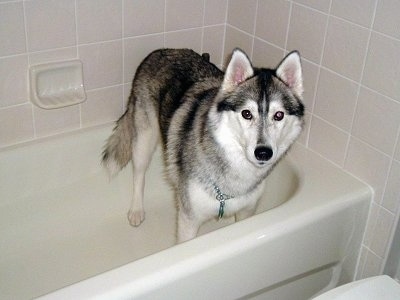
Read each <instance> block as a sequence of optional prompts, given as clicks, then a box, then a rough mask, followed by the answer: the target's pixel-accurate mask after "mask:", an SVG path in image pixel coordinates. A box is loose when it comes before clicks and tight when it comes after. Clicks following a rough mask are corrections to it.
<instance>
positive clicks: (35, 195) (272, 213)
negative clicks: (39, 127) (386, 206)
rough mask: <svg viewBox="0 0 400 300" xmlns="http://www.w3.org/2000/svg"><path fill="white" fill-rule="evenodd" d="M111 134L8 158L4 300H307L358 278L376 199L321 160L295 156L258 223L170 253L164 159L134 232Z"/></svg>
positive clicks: (271, 182) (300, 152)
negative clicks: (109, 161) (110, 172)
mask: <svg viewBox="0 0 400 300" xmlns="http://www.w3.org/2000/svg"><path fill="white" fill-rule="evenodd" d="M110 130H111V129H110V127H101V128H97V129H92V130H88V131H86V132H80V133H75V134H69V135H66V136H63V137H57V138H49V139H47V140H44V141H41V142H40V143H28V144H25V145H22V146H18V147H12V148H8V149H4V150H3V151H1V152H0V298H1V299H30V298H34V297H38V296H41V295H45V296H43V299H191V300H193V299H237V298H246V299H247V298H254V299H280V300H282V299H291V300H292V299H296V300H301V299H307V298H309V297H311V296H312V295H315V294H317V293H319V292H321V291H323V290H326V289H329V288H332V287H334V286H336V285H337V284H338V283H344V282H348V281H351V280H352V279H353V275H354V272H355V269H356V264H357V259H358V254H359V248H360V242H361V239H362V235H363V232H364V227H365V221H366V216H367V212H368V207H369V202H370V198H371V191H370V189H369V188H368V187H367V186H366V185H364V184H362V183H361V182H359V181H358V180H356V179H355V178H353V177H351V176H350V175H348V174H346V173H344V172H343V171H341V170H339V169H338V168H336V167H334V166H332V165H331V164H330V163H328V162H327V161H325V160H324V159H322V158H321V157H319V156H318V155H316V154H314V153H312V152H310V151H308V150H305V149H304V148H302V147H301V146H296V147H295V148H294V149H292V151H291V154H290V155H289V156H288V157H287V158H285V159H284V160H283V161H282V162H281V163H280V165H279V166H278V167H277V168H276V169H275V170H274V172H273V173H272V175H271V176H270V177H269V179H268V184H267V189H266V192H265V197H264V199H262V201H261V203H260V207H259V212H261V213H259V214H258V215H256V216H254V217H251V218H249V219H247V220H244V221H242V222H239V223H236V224H232V225H230V226H227V227H224V228H222V229H219V230H214V229H215V228H217V227H219V226H223V225H226V224H228V223H229V221H230V222H231V220H228V221H224V222H219V223H218V222H211V223H210V224H207V225H206V226H204V227H203V228H202V229H201V231H202V235H201V236H200V237H198V238H196V239H194V240H192V241H189V242H187V243H183V244H180V245H177V246H174V245H173V243H174V230H175V209H174V202H173V199H172V194H171V191H170V189H169V188H168V186H167V185H166V183H165V182H164V180H163V176H162V166H163V165H162V163H161V159H160V155H159V154H158V155H157V156H156V158H155V159H154V161H153V163H152V166H151V169H150V171H149V173H148V176H147V179H146V180H147V185H146V198H147V199H146V202H145V206H146V220H145V222H144V223H143V224H142V225H141V226H140V227H138V228H133V227H130V226H129V225H128V221H127V218H126V212H127V209H128V205H129V200H130V195H131V184H130V180H131V179H130V176H131V170H130V168H126V169H125V170H123V172H122V173H120V174H119V176H118V177H116V178H115V179H114V180H113V181H111V182H109V180H108V178H107V176H106V174H105V172H104V171H103V170H102V169H101V166H100V164H99V157H100V151H101V148H102V145H103V142H104V140H105V139H106V137H107V136H108V135H109V133H110ZM294 161H295V162H296V163H294ZM274 206H277V207H276V208H274V209H271V210H269V211H265V210H266V209H268V208H271V207H274ZM262 211H265V212H262ZM231 223H232V222H231ZM213 230H214V231H213ZM209 231H212V232H210V233H207V234H204V233H205V232H209Z"/></svg>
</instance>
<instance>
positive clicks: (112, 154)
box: [102, 107, 134, 177]
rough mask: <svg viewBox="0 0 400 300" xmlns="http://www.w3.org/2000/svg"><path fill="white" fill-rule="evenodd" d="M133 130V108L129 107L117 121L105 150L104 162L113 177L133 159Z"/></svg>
mask: <svg viewBox="0 0 400 300" xmlns="http://www.w3.org/2000/svg"><path fill="white" fill-rule="evenodd" d="M133 130H134V128H133V109H132V107H128V109H127V110H126V112H125V113H124V114H123V115H122V117H121V118H120V119H119V120H118V121H117V123H116V126H115V128H114V130H113V133H112V134H111V136H110V137H109V138H108V140H107V142H106V144H105V147H104V150H103V158H102V163H103V166H105V167H106V169H107V170H108V172H109V175H110V176H111V177H112V176H114V175H115V174H117V173H118V172H119V171H120V170H121V169H122V168H123V167H125V166H126V165H127V164H128V162H129V161H130V160H131V159H132V140H133Z"/></svg>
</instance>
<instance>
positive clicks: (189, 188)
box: [102, 49, 304, 242]
mask: <svg viewBox="0 0 400 300" xmlns="http://www.w3.org/2000/svg"><path fill="white" fill-rule="evenodd" d="M302 93H303V80H302V70H301V63H300V56H299V53H298V52H296V51H294V52H291V53H289V54H288V55H287V56H286V57H285V58H284V59H283V60H282V61H281V62H280V63H279V64H278V67H277V68H276V69H267V68H254V67H253V66H252V64H251V62H250V61H249V59H248V57H247V56H246V54H245V53H244V52H242V51H241V50H239V49H235V50H234V51H233V53H232V56H231V59H230V61H229V64H228V66H227V68H226V72H225V73H224V72H222V71H221V70H219V69H218V68H217V67H216V66H215V65H213V64H212V63H210V62H209V61H208V55H207V54H204V55H203V56H201V55H199V54H197V53H195V52H194V51H192V50H188V49H161V50H156V51H154V52H152V53H151V54H150V55H148V56H147V57H146V58H145V59H144V60H143V62H142V63H141V65H140V66H139V67H138V69H137V71H136V74H135V77H134V79H133V83H132V91H131V94H130V97H129V102H128V105H127V109H126V111H125V113H124V114H123V115H122V116H121V118H120V119H119V120H118V121H117V122H116V126H115V128H114V131H113V133H112V135H111V136H110V137H109V138H108V140H107V143H106V145H105V148H104V152H103V157H102V162H103V164H104V165H105V167H106V168H107V169H108V170H109V172H110V174H111V175H113V174H116V173H117V172H118V171H119V170H121V169H122V168H123V167H124V166H125V165H126V164H128V162H130V161H132V166H133V191H134V193H133V199H132V203H131V207H130V210H129V213H128V219H129V222H130V224H131V225H133V226H139V225H140V224H141V223H142V222H143V220H144V217H145V213H144V210H143V190H144V184H145V172H146V169H147V168H148V166H149V163H150V161H151V157H152V155H153V152H154V150H155V148H156V145H157V143H158V140H159V138H161V143H162V146H163V151H164V158H165V162H166V174H167V178H168V179H169V181H170V183H171V185H172V187H173V189H174V192H175V195H176V200H177V204H178V205H177V206H178V213H177V239H178V242H183V241H186V240H189V239H192V238H194V237H195V236H196V234H197V231H198V229H199V227H200V225H201V224H203V223H204V222H205V221H207V220H209V219H212V218H221V217H223V216H232V215H234V216H235V218H236V220H241V219H244V218H246V217H249V216H251V215H252V214H254V212H255V209H256V204H257V200H258V199H259V198H260V196H261V193H262V191H263V182H264V179H265V178H266V177H267V175H268V174H269V172H270V171H271V170H272V168H273V167H274V166H275V164H276V163H277V162H278V161H279V160H280V158H281V157H282V156H283V155H284V154H285V153H286V152H287V150H288V149H289V148H290V146H291V145H292V144H293V142H294V141H295V140H296V138H297V137H298V136H299V134H300V132H301V130H302V127H303V114H304V106H303V104H302V100H301V99H302ZM160 200H161V199H160Z"/></svg>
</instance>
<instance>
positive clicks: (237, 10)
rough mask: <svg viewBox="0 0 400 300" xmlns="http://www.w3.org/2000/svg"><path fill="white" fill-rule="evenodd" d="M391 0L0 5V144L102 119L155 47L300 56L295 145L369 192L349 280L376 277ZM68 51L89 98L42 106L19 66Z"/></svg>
mask: <svg viewBox="0 0 400 300" xmlns="http://www.w3.org/2000/svg"><path fill="white" fill-rule="evenodd" d="M399 12H400V2H398V1H395V0H352V1H346V0H318V1H317V0H296V1H284V0H230V1H229V2H228V0H203V1H200V0H76V1H71V0H30V1H28V0H26V1H4V0H0V147H3V146H7V145H13V144H18V143H20V142H23V141H28V140H34V139H40V138H42V137H45V136H49V135H55V134H58V133H62V132H68V131H73V130H77V129H80V128H86V127H91V126H95V125H99V124H104V123H109V122H110V121H112V120H115V119H116V118H117V117H118V116H119V115H120V114H121V113H122V111H123V106H124V104H125V101H126V100H125V99H126V97H127V95H128V93H129V86H130V81H131V79H132V76H133V73H134V70H135V68H136V66H137V65H138V63H139V62H140V60H141V59H142V58H143V57H144V56H145V55H146V54H147V53H148V52H149V51H151V50H153V49H156V48H159V47H189V48H193V49H194V50H196V51H199V52H210V53H211V59H212V61H213V62H215V63H217V64H221V63H222V62H223V61H224V59H225V57H226V55H227V54H228V53H229V52H230V51H231V49H232V48H234V47H241V48H243V49H244V50H246V51H247V53H248V54H249V56H250V57H251V58H252V59H253V62H254V64H255V65H269V66H274V65H276V63H277V62H278V61H279V60H280V59H281V58H282V57H283V56H284V55H285V54H286V53H287V52H288V51H290V50H292V49H297V50H299V51H300V52H301V54H302V57H303V68H304V77H305V88H306V92H305V95H304V97H305V104H306V107H307V127H306V130H305V132H304V133H303V135H302V136H301V138H300V141H299V142H300V143H302V144H303V145H305V146H307V147H309V148H311V149H312V150H314V151H316V152H318V153H320V154H321V155H323V156H324V157H326V158H327V159H329V160H331V161H332V162H333V163H335V164H336V165H338V166H339V167H341V168H343V169H345V170H347V171H348V172H350V173H352V174H354V175H355V176H357V177H359V178H360V179H362V180H363V181H365V182H367V183H368V184H370V185H371V186H372V187H373V188H374V190H375V196H374V202H373V204H372V207H371V210H370V217H369V221H368V228H367V231H366V235H365V238H364V241H363V248H362V253H361V259H360V264H359V269H358V275H357V277H358V278H361V277H367V276H371V275H375V274H378V273H380V272H381V271H382V269H383V264H384V261H385V258H386V257H387V253H388V250H389V249H388V248H389V246H388V245H389V243H390V240H391V237H392V231H393V228H394V227H395V226H394V224H395V223H396V221H397V219H398V215H399V204H400V184H399V182H400V142H399V128H400V126H399V125H400V83H399V79H398V78H399V77H400V60H399V59H398V53H400V31H399V30H397V28H399V26H400V19H399V18H398V13H399ZM75 58H79V59H80V60H82V62H83V65H84V83H85V87H86V90H87V96H88V99H87V101H86V102H84V103H82V104H81V105H77V106H71V107H66V108H63V109H59V110H43V109H40V108H37V107H34V106H32V105H31V104H30V102H29V97H28V92H27V85H28V82H27V81H28V79H27V69H28V66H30V65H34V64H38V63H44V62H49V61H58V60H68V59H75Z"/></svg>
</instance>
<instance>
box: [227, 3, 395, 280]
mask: <svg viewBox="0 0 400 300" xmlns="http://www.w3.org/2000/svg"><path fill="white" fill-rule="evenodd" d="M247 5H248V7H247ZM254 6H256V7H257V9H256V13H255V14H254V15H253V16H254V17H253V18H251V16H249V14H251V13H252V12H253V11H254V9H253V7H254ZM246 8H247V10H246ZM232 10H233V11H232ZM228 11H229V17H228V19H227V29H226V39H225V54H227V53H229V47H227V46H233V45H235V44H238V43H240V44H241V45H242V46H243V47H244V48H245V49H246V51H248V52H249V55H250V56H251V57H252V58H253V60H254V61H255V62H256V63H268V64H269V65H270V66H274V65H275V64H276V61H277V60H279V59H280V58H282V56H281V55H282V52H284V53H287V52H288V51H291V50H293V49H297V50H299V51H300V52H301V54H302V56H303V66H304V68H303V70H304V76H305V81H306V83H305V87H306V92H305V104H306V109H307V115H306V116H307V118H306V119H307V122H308V124H307V125H308V126H307V127H306V133H303V135H302V136H301V138H300V139H299V142H300V143H303V144H304V145H306V146H307V147H309V148H311V149H312V150H314V151H316V152H318V153H320V154H321V155H323V156H324V157H326V158H327V159H329V160H331V161H332V162H333V163H335V164H336V165H338V166H339V167H341V168H343V169H345V170H347V171H349V172H351V173H352V174H354V175H355V176H357V177H359V178H360V179H361V180H363V181H365V182H366V183H368V184H370V185H371V186H372V187H373V189H374V191H375V195H374V201H373V205H372V206H371V212H370V217H369V221H368V226H367V229H366V235H365V239H364V241H363V249H362V253H361V256H360V263H359V267H358V273H357V278H363V277H366V276H371V275H376V274H379V273H380V272H382V269H383V264H384V262H385V258H386V256H387V252H388V248H389V246H390V240H391V237H392V231H393V228H394V223H395V222H396V219H397V215H398V214H399V209H400V208H399V207H400V184H399V180H400V161H399V159H400V141H399V131H400V81H399V79H398V78H399V74H400V61H399V60H398V58H397V57H398V53H400V34H399V30H398V26H399V25H400V21H399V18H398V13H399V12H400V2H399V1H395V0H365V1H364V0H354V1H346V0H324V1H320V0H293V1H286V0H274V1H269V0H265V1H264V0H259V1H258V2H257V3H254V1H250V2H248V3H245V1H231V2H229V10H228ZM239 11H240V12H243V13H245V18H243V19H241V20H236V19H235V16H237V14H238V13H239ZM253 19H254V20H255V22H256V24H255V26H254V21H253ZM244 20H249V21H248V22H247V23H244ZM253 26H254V29H253V31H252V30H251V29H252V28H253ZM263 55H264V57H263Z"/></svg>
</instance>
